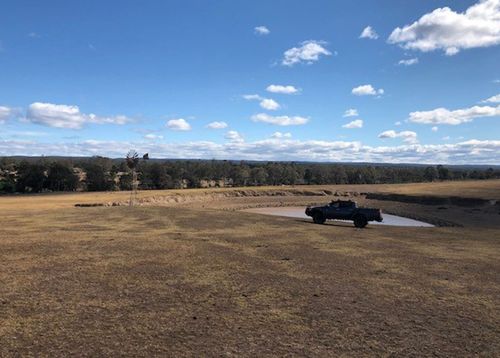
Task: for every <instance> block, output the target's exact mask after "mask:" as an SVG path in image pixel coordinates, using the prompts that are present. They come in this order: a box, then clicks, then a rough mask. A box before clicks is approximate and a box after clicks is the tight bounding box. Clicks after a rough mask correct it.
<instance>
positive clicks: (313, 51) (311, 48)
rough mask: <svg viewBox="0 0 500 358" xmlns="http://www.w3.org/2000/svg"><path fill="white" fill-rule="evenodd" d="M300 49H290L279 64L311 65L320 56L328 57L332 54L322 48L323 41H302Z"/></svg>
mask: <svg viewBox="0 0 500 358" xmlns="http://www.w3.org/2000/svg"><path fill="white" fill-rule="evenodd" d="M300 45H301V46H300V47H292V48H291V49H288V50H286V51H285V53H284V54H283V56H284V57H283V60H282V61H281V63H282V64H283V65H285V66H293V65H295V64H297V63H303V62H305V63H307V64H311V63H313V62H315V61H318V60H319V58H320V56H321V55H324V56H330V55H331V54H332V53H331V52H330V51H328V50H327V49H326V48H324V47H323V45H325V42H324V41H314V40H310V41H304V42H302V43H301V44H300Z"/></svg>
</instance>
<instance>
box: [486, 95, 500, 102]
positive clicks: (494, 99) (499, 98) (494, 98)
mask: <svg viewBox="0 0 500 358" xmlns="http://www.w3.org/2000/svg"><path fill="white" fill-rule="evenodd" d="M482 102H483V103H500V94H497V95H496V96H492V97H490V98H488V99H485V100H484V101H482Z"/></svg>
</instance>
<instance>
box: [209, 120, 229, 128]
mask: <svg viewBox="0 0 500 358" xmlns="http://www.w3.org/2000/svg"><path fill="white" fill-rule="evenodd" d="M207 128H210V129H224V128H227V123H226V122H217V121H215V122H211V123H209V124H207Z"/></svg>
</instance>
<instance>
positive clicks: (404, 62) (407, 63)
mask: <svg viewBox="0 0 500 358" xmlns="http://www.w3.org/2000/svg"><path fill="white" fill-rule="evenodd" d="M417 63H418V58H416V57H415V58H409V59H406V60H401V61H399V62H398V65H404V66H411V65H416V64H417Z"/></svg>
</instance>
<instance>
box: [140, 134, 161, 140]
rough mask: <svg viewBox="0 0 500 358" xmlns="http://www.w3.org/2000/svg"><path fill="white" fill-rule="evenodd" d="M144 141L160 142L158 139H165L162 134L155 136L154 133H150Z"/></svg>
mask: <svg viewBox="0 0 500 358" xmlns="http://www.w3.org/2000/svg"><path fill="white" fill-rule="evenodd" d="M144 139H147V140H158V139H163V136H162V135H160V134H154V133H148V134H146V135H145V136H144Z"/></svg>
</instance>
